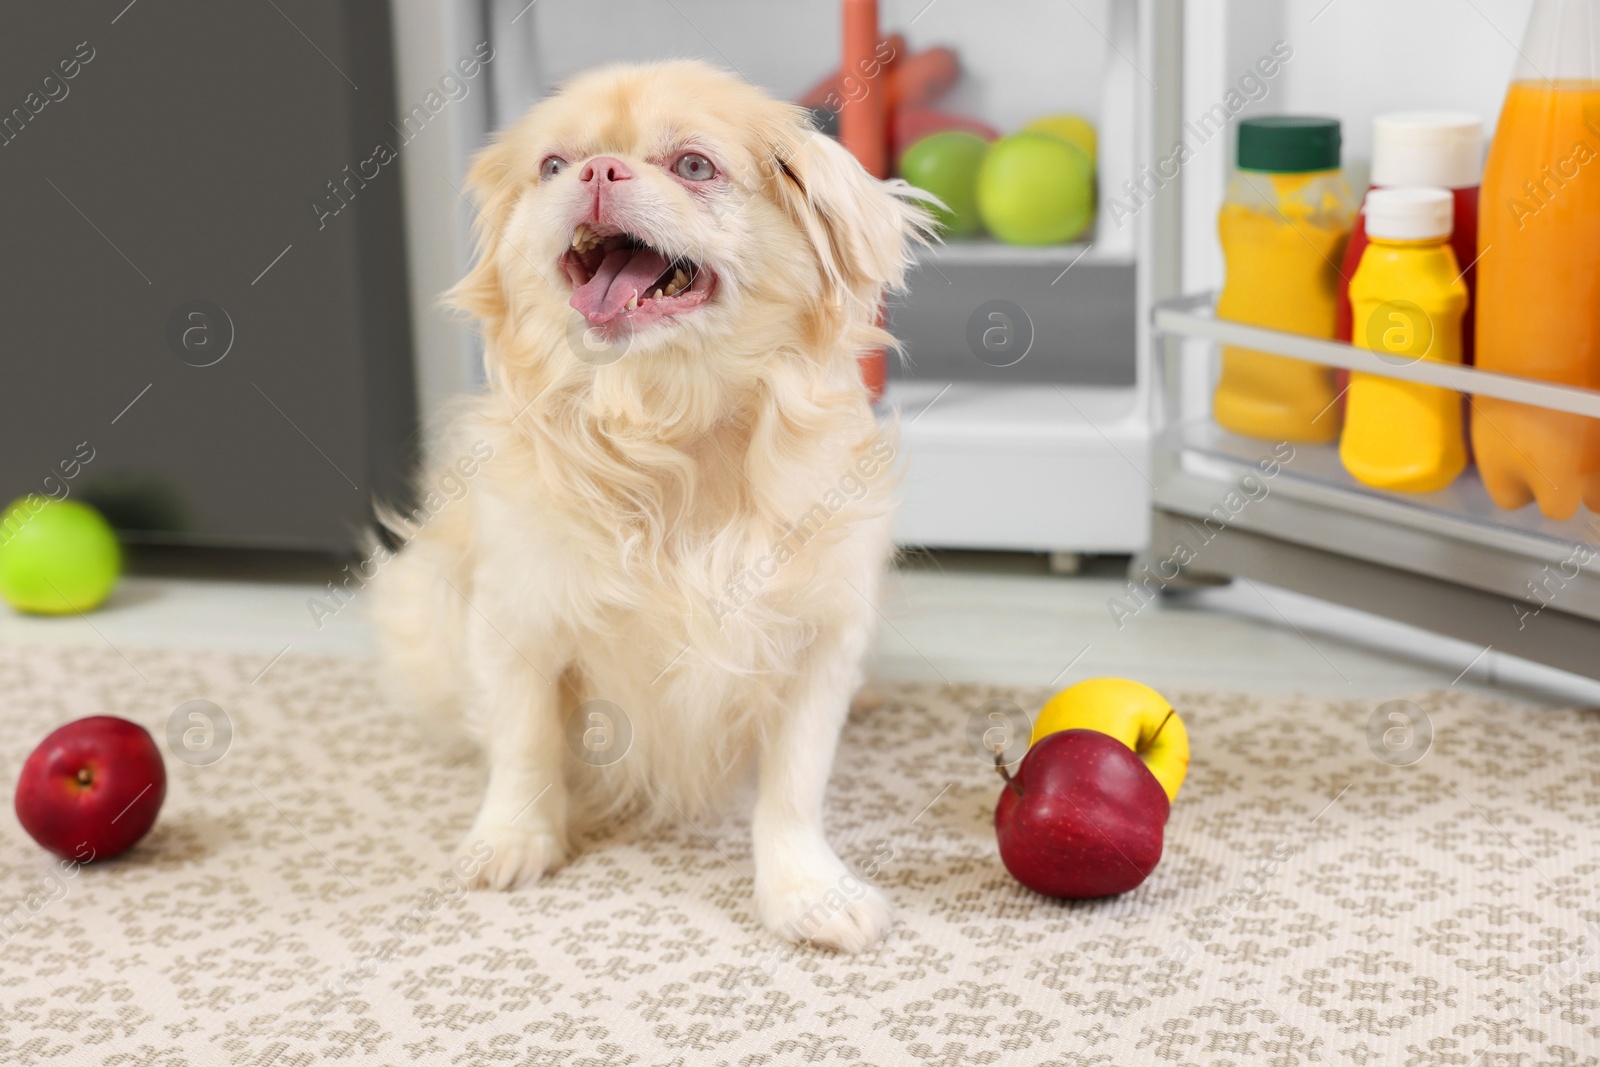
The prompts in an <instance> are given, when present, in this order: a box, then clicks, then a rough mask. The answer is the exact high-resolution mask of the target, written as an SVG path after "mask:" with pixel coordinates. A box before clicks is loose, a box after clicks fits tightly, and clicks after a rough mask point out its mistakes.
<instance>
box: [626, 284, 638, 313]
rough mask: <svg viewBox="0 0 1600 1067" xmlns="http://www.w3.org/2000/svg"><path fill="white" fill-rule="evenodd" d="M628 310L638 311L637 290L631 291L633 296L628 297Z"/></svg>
mask: <svg viewBox="0 0 1600 1067" xmlns="http://www.w3.org/2000/svg"><path fill="white" fill-rule="evenodd" d="M628 310H629V311H638V310H639V290H637V289H635V290H634V291H633V295H632V296H630V297H628Z"/></svg>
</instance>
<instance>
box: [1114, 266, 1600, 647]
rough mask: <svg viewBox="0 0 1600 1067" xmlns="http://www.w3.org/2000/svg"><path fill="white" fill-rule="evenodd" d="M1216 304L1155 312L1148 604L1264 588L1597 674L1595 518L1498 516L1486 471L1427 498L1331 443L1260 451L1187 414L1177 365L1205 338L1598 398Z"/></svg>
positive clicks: (1142, 568)
mask: <svg viewBox="0 0 1600 1067" xmlns="http://www.w3.org/2000/svg"><path fill="white" fill-rule="evenodd" d="M1213 304H1214V298H1213V295H1212V294H1199V295H1189V296H1180V297H1169V298H1166V299H1163V300H1160V301H1158V302H1156V303H1155V305H1154V306H1153V309H1152V312H1151V325H1152V327H1153V334H1154V344H1155V357H1156V359H1157V360H1158V361H1160V368H1161V374H1160V375H1158V380H1160V381H1161V382H1162V383H1163V396H1162V398H1161V401H1160V403H1161V404H1162V405H1163V407H1164V408H1165V412H1164V414H1165V418H1164V419H1163V423H1162V424H1163V427H1164V428H1163V431H1162V433H1161V435H1160V437H1159V438H1158V440H1157V443H1156V447H1155V451H1154V471H1153V481H1154V483H1155V488H1154V492H1153V500H1154V511H1153V515H1152V539H1151V547H1150V550H1149V552H1148V553H1147V554H1146V555H1145V556H1142V557H1140V558H1139V559H1137V560H1136V561H1135V564H1134V567H1133V573H1132V576H1131V577H1132V580H1133V583H1134V585H1135V587H1136V588H1137V589H1139V590H1140V592H1141V594H1142V595H1147V596H1153V595H1155V594H1157V593H1158V592H1160V591H1161V590H1163V589H1169V588H1174V587H1182V586H1185V585H1194V584H1199V583H1206V582H1215V581H1217V580H1220V579H1227V578H1233V577H1248V578H1255V579H1259V580H1261V581H1263V582H1267V583H1270V584H1273V585H1277V586H1281V587H1284V588H1289V589H1294V590H1297V591H1300V592H1304V593H1308V594H1311V595H1313V596H1317V597H1320V598H1323V599H1326V600H1330V601H1333V602H1336V603H1341V604H1345V605H1348V606H1350V607H1355V608H1359V609H1362V610H1366V611H1370V612H1373V613H1375V614H1380V615H1384V616H1388V617H1390V618H1394V619H1398V620H1400V621H1403V622H1408V623H1411V624H1414V625H1417V626H1422V627H1425V628H1427V629H1430V630H1433V631H1435V632H1438V633H1443V634H1448V635H1451V636H1454V637H1458V638H1461V639H1464V640H1468V641H1472V642H1476V643H1479V644H1482V645H1484V646H1486V647H1493V648H1496V649H1499V650H1500V651H1503V652H1508V653H1511V654H1512V655H1517V656H1521V657H1524V658H1526V659H1530V660H1533V661H1536V662H1540V663H1545V664H1548V665H1550V666H1554V667H1558V668H1561V669H1563V670H1568V671H1573V672H1575V673H1579V674H1583V675H1586V676H1589V677H1596V678H1600V516H1596V515H1594V514H1593V513H1589V512H1580V513H1579V515H1578V516H1576V517H1574V518H1573V519H1570V520H1566V521H1563V522H1558V521H1553V520H1549V519H1546V518H1544V517H1543V516H1541V515H1539V514H1538V511H1537V509H1536V508H1535V507H1534V506H1533V505H1531V504H1530V505H1528V506H1527V507H1525V508H1522V509H1520V510H1518V511H1515V512H1507V511H1502V510H1500V509H1498V508H1496V507H1495V506H1494V505H1493V504H1492V502H1490V501H1489V500H1488V497H1487V494H1486V493H1485V492H1484V491H1483V488H1482V485H1481V484H1480V483H1479V482H1478V479H1477V476H1476V473H1475V472H1474V471H1471V470H1468V471H1467V472H1465V473H1464V474H1463V475H1462V476H1461V478H1460V479H1458V480H1457V482H1456V484H1455V485H1453V486H1451V487H1450V488H1448V489H1446V490H1442V491H1440V492H1438V493H1430V494H1425V495H1416V494H1401V493H1386V492H1382V491H1378V490H1373V489H1369V488H1367V487H1365V486H1362V485H1360V484H1359V483H1357V482H1355V481H1354V479H1352V478H1350V477H1349V476H1348V475H1347V474H1345V473H1344V471H1343V468H1342V466H1341V465H1340V463H1339V461H1338V456H1337V451H1336V446H1334V445H1318V446H1311V445H1303V444H1290V443H1288V442H1279V443H1272V442H1265V441H1254V440H1250V439H1247V438H1242V437H1238V436H1236V435H1233V434H1229V433H1227V432H1226V431H1223V430H1221V429H1220V428H1218V427H1216V426H1215V425H1214V424H1212V423H1211V422H1210V419H1209V415H1205V416H1201V417H1199V418H1189V419H1185V418H1184V417H1183V415H1184V413H1183V412H1181V411H1178V410H1177V399H1176V398H1177V395H1178V388H1177V386H1178V383H1179V380H1180V378H1179V374H1178V364H1179V362H1180V360H1182V359H1183V358H1185V352H1188V353H1189V354H1190V355H1191V356H1192V355H1194V354H1203V353H1204V351H1205V350H1204V349H1203V348H1199V347H1197V346H1193V345H1187V346H1186V345H1184V344H1182V341H1183V340H1184V339H1186V338H1187V339H1199V340H1204V341H1211V342H1215V343H1220V344H1229V345H1239V346H1242V347H1246V348H1252V349H1256V350H1259V351H1265V352H1272V353H1274V354H1277V355H1281V356H1287V357H1289V358H1291V359H1299V360H1305V361H1307V362H1311V363H1317V364H1321V365H1323V366H1328V367H1340V368H1344V369H1347V370H1354V371H1363V372H1366V373H1370V374H1377V375H1382V376H1384V377H1387V378H1393V379H1398V380H1401V381H1409V382H1418V383H1422V384H1427V385H1435V386H1441V387H1444V388H1447V389H1455V390H1458V391H1460V392H1462V393H1464V394H1467V395H1468V396H1488V397H1495V398H1498V399H1502V400H1510V401H1515V402H1517V403H1521V404H1529V405H1533V406H1536V407H1541V408H1546V409H1550V410H1553V411H1564V412H1571V413H1574V414H1578V415H1585V416H1589V417H1594V418H1600V392H1596V391H1594V390H1590V389H1582V388H1576V387H1571V386H1565V385H1558V384H1555V383H1551V382H1543V381H1537V380H1534V379H1530V378H1518V377H1514V376H1509V375H1504V374H1495V373H1491V372H1487V371H1482V370H1477V369H1474V368H1471V367H1461V366H1451V365H1445V364H1441V363H1436V362H1432V361H1428V360H1420V361H1417V362H1413V363H1407V364H1399V363H1397V362H1390V361H1387V360H1385V359H1383V358H1381V357H1380V356H1379V355H1377V354H1376V353H1374V352H1371V351H1369V350H1367V349H1363V348H1358V347H1354V346H1351V345H1347V344H1341V343H1338V342H1334V341H1325V340H1317V339H1314V338H1308V337H1301V336H1298V335H1295V334H1288V333H1281V332H1277V331H1273V330H1265V329H1260V328H1258V327H1254V326H1247V325H1244V324H1241V323H1236V322H1230V321H1227V320H1225V319H1219V318H1218V317H1217V316H1216V315H1215V314H1214V312H1213V311H1212V306H1213Z"/></svg>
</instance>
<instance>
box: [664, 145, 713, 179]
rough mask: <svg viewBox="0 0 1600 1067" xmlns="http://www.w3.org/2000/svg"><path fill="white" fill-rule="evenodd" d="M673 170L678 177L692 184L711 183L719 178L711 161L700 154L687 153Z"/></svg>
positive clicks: (673, 166)
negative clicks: (713, 179) (711, 180)
mask: <svg viewBox="0 0 1600 1067" xmlns="http://www.w3.org/2000/svg"><path fill="white" fill-rule="evenodd" d="M672 169H673V170H674V171H675V172H676V173H677V175H678V177H680V178H682V179H683V180H684V181H690V182H703V181H709V180H710V179H712V178H715V177H716V176H717V168H716V167H715V166H713V165H712V163H711V160H709V159H707V158H706V157H705V156H702V155H701V154H700V153H698V152H689V153H686V154H685V155H683V156H682V157H681V158H679V160H678V162H676V163H674V164H673V165H672Z"/></svg>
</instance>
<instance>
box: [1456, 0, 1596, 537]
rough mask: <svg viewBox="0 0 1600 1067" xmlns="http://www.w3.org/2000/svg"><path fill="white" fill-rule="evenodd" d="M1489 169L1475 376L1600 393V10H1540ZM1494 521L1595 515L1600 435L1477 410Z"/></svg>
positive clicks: (1480, 403)
mask: <svg viewBox="0 0 1600 1067" xmlns="http://www.w3.org/2000/svg"><path fill="white" fill-rule="evenodd" d="M1519 55H1520V58H1519V60H1518V64H1517V67H1516V70H1515V73H1514V74H1513V76H1512V82H1511V88H1510V91H1509V92H1508V93H1507V94H1506V101H1505V105H1504V107H1503V108H1502V110H1501V112H1500V122H1499V126H1498V127H1497V129H1496V131H1495V135H1494V141H1493V143H1492V144H1491V145H1490V147H1489V158H1488V161H1487V163H1486V164H1485V166H1484V173H1483V190H1482V197H1481V199H1480V203H1479V215H1478V240H1479V242H1480V243H1481V245H1482V247H1483V250H1484V251H1483V256H1482V258H1481V259H1479V261H1478V304H1477V330H1478V366H1479V367H1481V368H1483V369H1484V370H1491V371H1498V372H1500V373H1502V374H1518V375H1524V376H1527V377H1531V378H1542V379H1544V380H1546V381H1553V382H1562V383H1565V384H1568V385H1578V386H1585V387H1587V388H1590V389H1596V388H1600V69H1597V65H1600V0H1537V2H1536V3H1535V5H1534V8H1533V13H1532V16H1531V17H1530V19H1529V22H1528V30H1527V34H1526V36H1525V38H1524V41H1523V46H1522V49H1521V52H1520V53H1519ZM1472 444H1473V450H1474V452H1475V453H1476V456H1477V461H1478V470H1479V473H1480V474H1481V475H1482V477H1483V484H1484V487H1485V488H1486V489H1487V490H1488V491H1489V496H1490V497H1491V498H1492V499H1493V500H1494V502H1495V503H1496V504H1498V505H1499V506H1500V507H1502V508H1507V509H1515V508H1520V507H1522V506H1524V505H1525V504H1527V503H1528V502H1529V501H1532V500H1536V501H1538V504H1539V510H1540V511H1542V512H1543V513H1544V514H1545V515H1546V516H1548V517H1549V518H1552V519H1566V518H1570V517H1571V516H1572V515H1573V514H1574V513H1575V512H1576V511H1577V509H1578V504H1579V502H1580V501H1582V502H1585V503H1587V504H1588V506H1589V507H1590V508H1591V509H1596V510H1600V421H1597V420H1595V419H1589V418H1584V417H1583V416H1581V415H1571V414H1567V413H1565V412H1559V411H1548V410H1545V409H1543V408H1535V407H1529V406H1526V405H1522V404H1514V403H1511V402H1509V401H1504V400H1496V399H1494V398H1492V397H1477V398H1475V399H1474V400H1473V405H1472Z"/></svg>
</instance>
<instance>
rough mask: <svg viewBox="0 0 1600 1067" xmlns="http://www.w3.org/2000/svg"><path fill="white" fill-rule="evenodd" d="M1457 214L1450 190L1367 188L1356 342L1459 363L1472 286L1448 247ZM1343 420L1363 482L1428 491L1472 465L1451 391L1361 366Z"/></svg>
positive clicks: (1355, 287) (1397, 357) (1403, 355)
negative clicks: (1365, 369) (1395, 377)
mask: <svg viewBox="0 0 1600 1067" xmlns="http://www.w3.org/2000/svg"><path fill="white" fill-rule="evenodd" d="M1454 213H1455V208H1454V197H1453V196H1452V194H1451V192H1450V190H1448V189H1437V188H1435V189H1374V190H1372V191H1371V192H1369V193H1368V194H1367V201H1366V208H1365V212H1364V214H1365V216H1366V230H1367V237H1368V239H1369V243H1368V245H1367V249H1366V251H1365V252H1364V253H1363V254H1362V256H1361V263H1360V265H1359V266H1358V267H1357V268H1356V272H1355V276H1354V277H1353V278H1351V279H1350V301H1351V305H1352V311H1353V322H1354V326H1355V330H1354V337H1353V342H1354V343H1355V344H1356V345H1358V346H1360V347H1362V348H1369V349H1371V350H1373V351H1374V352H1379V353H1383V354H1384V356H1385V358H1386V359H1389V360H1393V361H1396V362H1401V363H1411V362H1415V361H1416V360H1419V359H1431V360H1437V361H1438V362H1441V363H1460V362H1461V358H1462V354H1461V349H1462V330H1461V323H1462V316H1463V314H1464V313H1465V311H1466V310H1467V283H1466V281H1465V279H1463V278H1462V276H1461V267H1460V264H1459V263H1458V262H1457V260H1456V256H1455V253H1454V251H1452V249H1451V247H1450V234H1451V229H1452V225H1453V216H1454ZM1344 418H1345V422H1344V435H1343V437H1342V438H1341V439H1340V441H1339V458H1340V459H1342V460H1343V461H1344V465H1345V469H1346V470H1348V471H1349V472H1350V474H1351V476H1352V477H1354V478H1355V479H1356V480H1357V481H1359V482H1362V483H1363V484H1365V485H1370V486H1373V487H1374V488H1377V489H1392V490H1399V491H1402V492H1411V493H1431V492H1433V491H1435V490H1437V489H1443V488H1444V487H1445V486H1447V485H1449V484H1450V483H1451V482H1453V481H1455V480H1456V476H1457V475H1459V474H1460V473H1461V471H1462V470H1463V469H1464V468H1465V467H1466V465H1467V448H1466V436H1465V427H1464V425H1463V423H1462V417H1461V394H1460V393H1458V392H1456V391H1455V390H1453V389H1440V388H1439V387H1437V386H1432V385H1418V384H1416V383H1413V382H1403V381H1399V380H1397V379H1394V378H1385V377H1383V376H1382V375H1378V374H1367V373H1363V372H1361V371H1355V372H1352V373H1351V375H1350V390H1349V393H1348V394H1347V396H1346V402H1345V416H1344Z"/></svg>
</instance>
